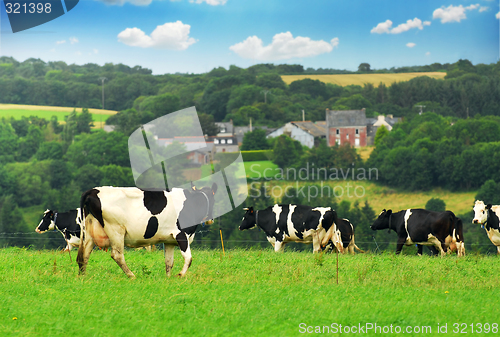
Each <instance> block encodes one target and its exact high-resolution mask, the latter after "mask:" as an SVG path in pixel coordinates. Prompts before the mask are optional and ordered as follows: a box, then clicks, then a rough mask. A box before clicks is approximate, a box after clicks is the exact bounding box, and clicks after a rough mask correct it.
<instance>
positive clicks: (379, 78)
mask: <svg viewBox="0 0 500 337" xmlns="http://www.w3.org/2000/svg"><path fill="white" fill-rule="evenodd" d="M419 76H429V77H432V78H436V79H444V77H445V76H446V73H442V72H427V73H398V74H341V75H283V76H281V78H282V79H283V81H284V82H285V83H286V84H290V83H292V82H293V81H297V80H303V79H305V78H310V79H312V80H320V81H321V82H325V83H332V84H336V85H340V86H343V87H344V86H347V85H352V84H353V85H360V86H363V85H364V84H366V83H371V84H373V85H374V86H375V87H377V86H378V85H379V84H380V82H382V83H384V84H385V85H386V86H389V85H391V84H392V83H394V82H404V81H409V80H411V79H412V78H415V77H419Z"/></svg>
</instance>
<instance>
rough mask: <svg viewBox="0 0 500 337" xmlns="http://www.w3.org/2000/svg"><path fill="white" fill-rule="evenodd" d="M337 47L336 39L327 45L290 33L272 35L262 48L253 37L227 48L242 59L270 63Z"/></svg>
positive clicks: (328, 50) (323, 51) (312, 54)
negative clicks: (271, 39) (271, 40)
mask: <svg viewBox="0 0 500 337" xmlns="http://www.w3.org/2000/svg"><path fill="white" fill-rule="evenodd" d="M338 45H339V39H338V38H337V37H336V38H333V39H332V40H330V43H328V42H326V41H323V40H319V41H313V40H311V39H310V38H308V37H302V36H297V37H295V38H294V37H293V35H292V33H290V32H286V33H279V34H276V35H274V36H273V42H271V44H270V45H267V46H264V45H263V43H262V40H261V39H259V38H258V37H257V36H255V35H254V36H250V37H248V38H247V39H246V40H245V41H243V42H240V43H237V44H235V45H233V46H231V47H229V49H230V50H232V51H234V52H235V53H236V54H238V55H239V56H241V57H243V58H247V59H254V60H262V61H272V60H285V59H291V58H294V57H311V56H316V55H319V54H324V53H329V52H331V51H332V50H333V48H335V47H337V46H338Z"/></svg>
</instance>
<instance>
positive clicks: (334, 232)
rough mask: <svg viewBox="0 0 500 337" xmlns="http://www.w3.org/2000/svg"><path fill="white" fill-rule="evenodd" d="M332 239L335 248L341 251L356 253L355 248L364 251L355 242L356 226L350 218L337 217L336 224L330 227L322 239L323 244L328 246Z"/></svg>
mask: <svg viewBox="0 0 500 337" xmlns="http://www.w3.org/2000/svg"><path fill="white" fill-rule="evenodd" d="M329 241H332V243H333V244H334V246H335V248H336V249H337V250H338V251H339V252H341V253H347V252H349V253H350V254H354V249H357V250H358V251H360V252H362V253H364V252H363V251H362V250H361V249H359V247H358V246H356V243H354V226H353V225H352V223H351V222H350V221H349V220H348V219H341V218H336V219H334V224H333V225H332V226H331V227H330V229H328V231H327V232H326V235H325V236H324V237H323V240H322V241H321V246H323V247H324V246H326V245H327V244H328V243H329Z"/></svg>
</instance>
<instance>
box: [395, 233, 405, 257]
mask: <svg viewBox="0 0 500 337" xmlns="http://www.w3.org/2000/svg"><path fill="white" fill-rule="evenodd" d="M405 242H406V238H405V237H404V238H400V237H399V238H398V242H397V245H396V254H399V253H401V251H402V250H403V246H404V244H405Z"/></svg>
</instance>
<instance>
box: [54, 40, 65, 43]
mask: <svg viewBox="0 0 500 337" xmlns="http://www.w3.org/2000/svg"><path fill="white" fill-rule="evenodd" d="M63 43H66V40H61V41H56V44H63Z"/></svg>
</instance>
